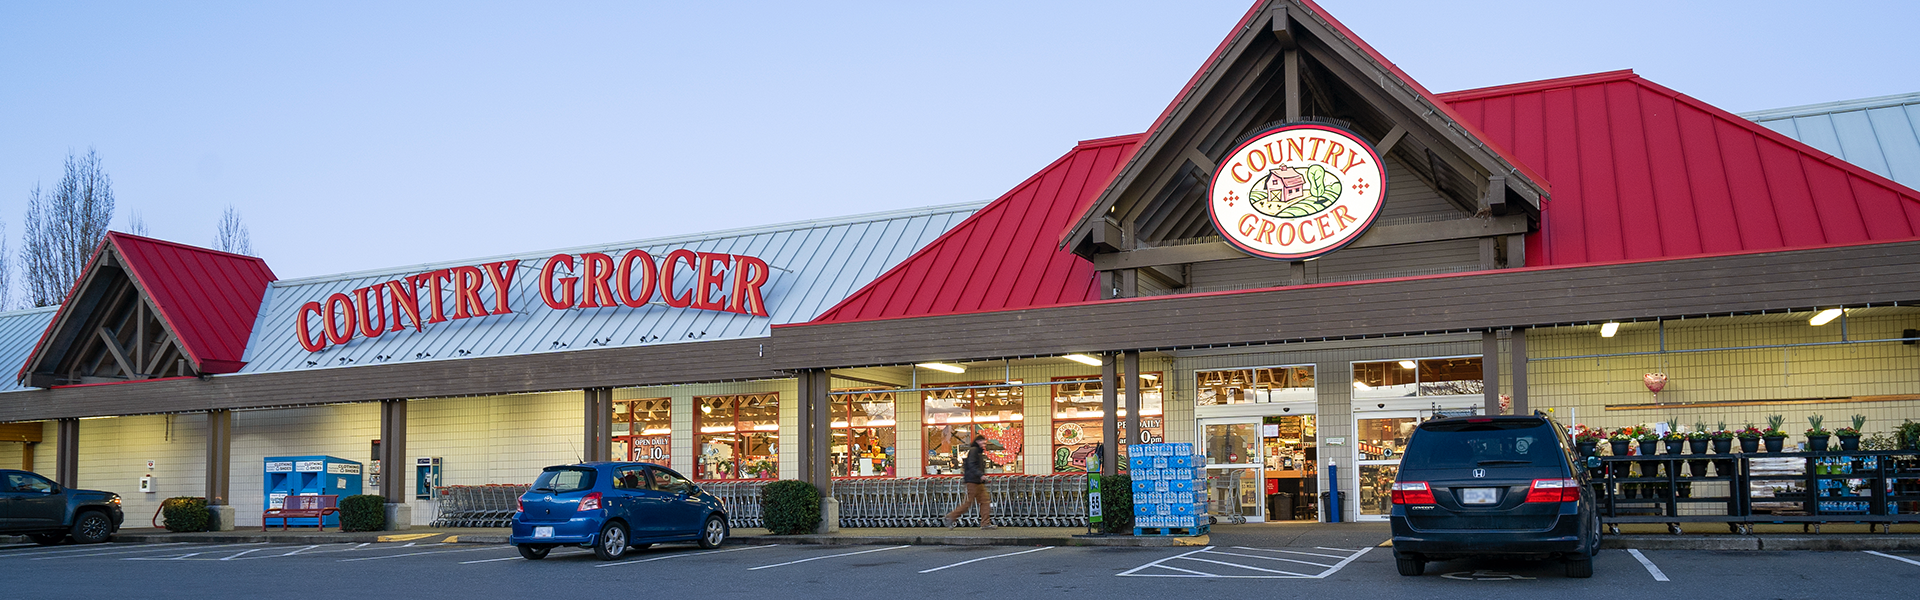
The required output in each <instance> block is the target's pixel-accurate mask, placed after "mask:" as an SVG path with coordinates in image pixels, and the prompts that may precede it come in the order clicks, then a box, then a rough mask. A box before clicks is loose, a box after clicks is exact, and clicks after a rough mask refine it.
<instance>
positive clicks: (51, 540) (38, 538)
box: [27, 533, 67, 546]
mask: <svg viewBox="0 0 1920 600" xmlns="http://www.w3.org/2000/svg"><path fill="white" fill-rule="evenodd" d="M27 537H28V538H29V539H32V540H33V543H35V544H39V545H42V546H52V545H54V544H58V543H60V542H64V541H67V534H64V533H33V534H28V535H27Z"/></svg>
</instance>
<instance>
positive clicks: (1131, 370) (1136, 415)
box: [1115, 352, 1140, 467]
mask: <svg viewBox="0 0 1920 600" xmlns="http://www.w3.org/2000/svg"><path fill="white" fill-rule="evenodd" d="M1121 356H1122V357H1123V362H1122V364H1121V367H1122V368H1123V369H1124V370H1125V371H1126V372H1127V430H1126V435H1127V443H1128V444H1130V445H1131V444H1138V443H1140V353H1139V352H1127V353H1125V354H1123V355H1121ZM1118 466H1119V465H1115V467H1118Z"/></svg>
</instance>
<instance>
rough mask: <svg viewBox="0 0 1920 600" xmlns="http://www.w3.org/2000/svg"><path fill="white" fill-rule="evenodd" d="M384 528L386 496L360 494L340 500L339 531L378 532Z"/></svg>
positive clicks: (385, 524) (385, 522) (385, 525)
mask: <svg viewBox="0 0 1920 600" xmlns="http://www.w3.org/2000/svg"><path fill="white" fill-rule="evenodd" d="M386 528H387V498H386V496H381V495H379V494H361V495H358V496H347V497H345V498H341V499H340V530H341V531H380V530H383V529H386Z"/></svg>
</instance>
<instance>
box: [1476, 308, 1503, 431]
mask: <svg viewBox="0 0 1920 600" xmlns="http://www.w3.org/2000/svg"><path fill="white" fill-rule="evenodd" d="M1480 377H1481V380H1482V383H1483V385H1484V387H1485V389H1484V390H1482V392H1481V394H1480V395H1481V399H1482V400H1483V401H1484V402H1485V403H1486V410H1485V411H1484V412H1485V413H1486V414H1489V415H1497V414H1500V335H1499V334H1498V333H1496V332H1494V330H1492V329H1488V330H1486V331H1484V332H1481V334H1480Z"/></svg>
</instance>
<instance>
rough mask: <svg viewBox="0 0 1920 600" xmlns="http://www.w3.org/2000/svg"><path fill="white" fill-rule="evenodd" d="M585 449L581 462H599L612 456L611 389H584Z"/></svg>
mask: <svg viewBox="0 0 1920 600" xmlns="http://www.w3.org/2000/svg"><path fill="white" fill-rule="evenodd" d="M585 396H586V409H587V415H586V438H587V439H586V448H585V450H584V451H583V452H581V453H580V457H581V460H583V461H586V462H600V461H605V460H608V459H609V458H610V457H611V456H612V455H613V388H587V389H586V393H585Z"/></svg>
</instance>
